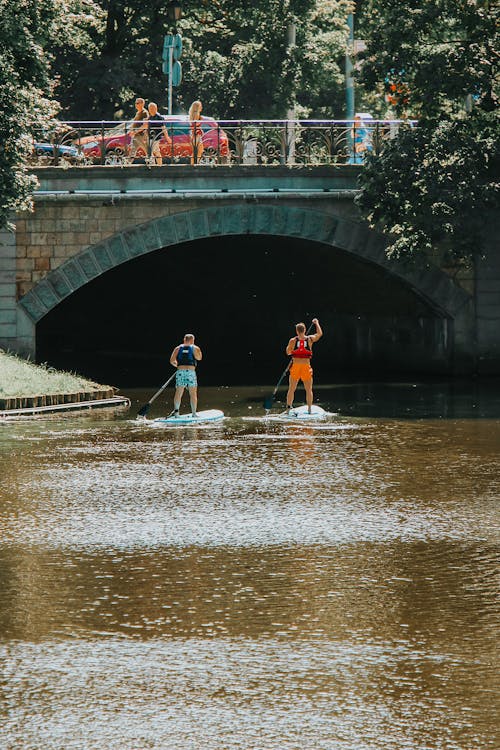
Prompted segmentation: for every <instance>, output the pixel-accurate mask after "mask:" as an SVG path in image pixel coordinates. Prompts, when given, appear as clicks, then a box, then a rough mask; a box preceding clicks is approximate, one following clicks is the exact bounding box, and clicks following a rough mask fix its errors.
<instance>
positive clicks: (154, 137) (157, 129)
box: [148, 102, 172, 165]
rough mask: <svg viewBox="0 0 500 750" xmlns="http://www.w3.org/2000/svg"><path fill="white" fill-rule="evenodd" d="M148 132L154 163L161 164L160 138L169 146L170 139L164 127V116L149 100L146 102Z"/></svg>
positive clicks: (154, 103)
mask: <svg viewBox="0 0 500 750" xmlns="http://www.w3.org/2000/svg"><path fill="white" fill-rule="evenodd" d="M148 115H149V119H148V133H149V145H150V148H151V156H152V157H153V158H154V160H155V162H156V164H158V165H161V164H163V158H162V154H161V149H160V138H161V137H162V135H163V137H164V140H165V143H166V144H167V145H168V146H171V144H172V140H171V138H170V136H169V134H168V132H167V128H166V127H165V118H164V117H162V115H160V113H159V112H158V105H157V104H156V102H149V104H148Z"/></svg>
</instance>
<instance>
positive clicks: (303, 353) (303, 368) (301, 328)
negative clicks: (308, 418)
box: [286, 318, 323, 413]
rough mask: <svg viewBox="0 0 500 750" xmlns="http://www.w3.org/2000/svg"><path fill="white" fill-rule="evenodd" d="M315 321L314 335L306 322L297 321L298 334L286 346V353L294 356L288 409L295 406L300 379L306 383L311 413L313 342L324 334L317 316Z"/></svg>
mask: <svg viewBox="0 0 500 750" xmlns="http://www.w3.org/2000/svg"><path fill="white" fill-rule="evenodd" d="M313 323H314V325H315V326H316V333H313V334H312V336H308V335H307V334H306V327H305V325H304V323H297V325H296V326H295V330H296V332H297V335H296V336H294V337H293V338H291V339H290V341H289V342H288V345H287V347H286V353H287V354H288V356H290V357H291V358H292V364H291V366H290V378H289V386H288V393H287V395H286V410H287V411H290V409H291V408H292V407H293V397H294V394H295V389H296V388H297V385H298V384H299V380H302V382H303V383H304V390H305V392H306V403H307V406H308V411H309V413H310V412H311V407H312V403H313V390H312V383H313V371H312V367H311V357H312V347H313V344H314V343H315V342H316V341H318V339H320V338H321V337H322V335H323V331H322V330H321V326H320V324H319V321H318V319H317V318H313Z"/></svg>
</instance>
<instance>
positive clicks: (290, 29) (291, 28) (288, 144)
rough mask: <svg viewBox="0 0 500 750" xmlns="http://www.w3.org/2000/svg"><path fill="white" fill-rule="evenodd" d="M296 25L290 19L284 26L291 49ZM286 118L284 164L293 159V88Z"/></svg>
mask: <svg viewBox="0 0 500 750" xmlns="http://www.w3.org/2000/svg"><path fill="white" fill-rule="evenodd" d="M296 39H297V26H296V25H295V23H294V22H293V21H290V23H289V24H288V26H287V28H286V46H287V48H288V49H289V50H292V48H293V47H295V45H296ZM286 119H287V120H288V121H289V122H288V125H289V127H288V128H287V130H288V133H286V135H285V148H286V153H285V164H287V163H288V164H293V163H294V161H295V90H294V91H292V96H291V101H290V106H289V109H288V110H287V113H286Z"/></svg>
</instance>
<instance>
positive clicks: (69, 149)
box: [30, 143, 85, 164]
mask: <svg viewBox="0 0 500 750" xmlns="http://www.w3.org/2000/svg"><path fill="white" fill-rule="evenodd" d="M84 159H85V157H84V155H83V154H82V153H81V152H80V151H79V150H78V149H77V148H76V146H64V145H63V144H59V143H34V144H33V152H32V156H31V159H30V161H31V163H32V164H56V163H58V162H59V161H64V162H67V163H69V164H80V163H81V162H82V161H84Z"/></svg>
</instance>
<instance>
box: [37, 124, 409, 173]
mask: <svg viewBox="0 0 500 750" xmlns="http://www.w3.org/2000/svg"><path fill="white" fill-rule="evenodd" d="M162 125H164V127H163V126H162ZM415 125H416V123H415V121H408V120H405V121H403V120H372V119H370V120H367V119H366V120H361V121H360V120H224V121H218V122H216V121H215V120H211V119H208V118H207V119H205V120H203V121H201V130H202V132H201V134H198V135H194V139H195V140H194V139H193V130H192V129H191V128H190V124H189V121H188V120H187V119H186V118H185V117H180V116H179V117H176V116H173V117H171V118H169V119H168V120H166V121H164V123H161V122H160V121H157V120H155V121H153V120H152V121H151V122H150V129H149V133H148V135H147V136H146V135H144V134H142V135H141V134H137V133H136V132H135V131H134V126H137V123H133V122H131V121H122V122H117V121H102V122H95V121H88V122H84V121H79V122H75V121H72V122H58V123H57V125H55V126H54V128H53V130H52V131H51V132H50V133H47V132H45V133H40V134H39V135H37V137H36V138H35V142H34V145H33V151H32V153H31V155H30V157H29V159H28V163H29V164H30V165H34V166H44V165H46V166H62V167H65V168H67V167H75V166H91V165H107V166H121V167H123V166H128V165H131V164H144V163H146V164H148V165H158V166H160V165H168V164H187V165H190V164H194V163H199V164H210V165H217V164H226V165H227V164H243V165H251V164H254V165H261V166H272V165H279V164H284V165H336V166H343V165H348V164H362V163H363V161H364V158H365V155H366V154H367V153H374V154H379V153H380V152H381V151H382V149H383V148H384V144H385V143H386V142H387V140H389V139H391V138H394V137H396V135H397V133H398V131H399V129H400V128H402V127H414V126H415ZM196 138H199V139H201V142H202V144H203V148H201V146H200V147H198V146H197V142H196ZM193 140H194V145H193Z"/></svg>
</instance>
